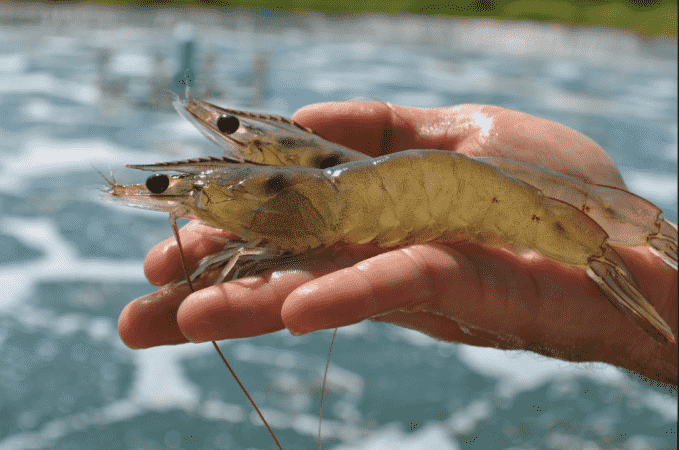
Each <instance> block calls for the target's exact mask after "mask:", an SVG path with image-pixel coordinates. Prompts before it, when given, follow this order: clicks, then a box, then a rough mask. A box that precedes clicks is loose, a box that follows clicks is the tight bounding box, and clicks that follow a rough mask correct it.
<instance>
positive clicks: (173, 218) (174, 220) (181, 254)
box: [170, 85, 332, 450]
mask: <svg viewBox="0 0 679 450" xmlns="http://www.w3.org/2000/svg"><path fill="white" fill-rule="evenodd" d="M187 89H188V85H187ZM179 215H181V214H179ZM177 216H178V214H177V211H172V212H171V213H170V225H171V226H172V232H173V233H174V238H175V240H176V241H177V246H178V247H179V257H180V258H181V260H182V267H183V268H184V276H185V277H186V281H187V283H188V284H189V289H191V292H195V291H194V290H193V285H192V284H191V277H190V276H189V272H188V270H187V269H186V260H185V259H184V251H183V249H182V244H181V240H180V239H179V230H178V229H177ZM211 342H212V345H213V346H214V347H215V350H217V353H218V354H219V357H220V358H221V359H222V362H223V363H224V365H225V366H226V368H227V369H228V370H229V372H230V373H231V376H232V377H233V379H234V380H236V383H238V387H240V389H241V391H243V393H244V394H245V396H246V397H247V398H248V401H249V402H250V404H251V405H252V407H253V408H254V409H255V411H256V412H257V415H258V416H259V418H260V419H262V423H264V426H265V427H266V429H267V430H268V431H269V434H270V435H271V437H272V438H273V440H274V442H275V443H276V447H278V450H283V447H281V443H280V442H278V439H276V435H275V434H274V432H273V430H272V429H271V427H270V426H269V423H268V422H267V421H266V419H265V418H264V415H263V414H262V411H260V410H259V407H258V406H257V404H256V403H255V401H254V400H253V399H252V397H250V394H249V393H248V391H247V389H245V386H243V383H241V381H240V378H238V375H236V372H234V371H233V369H232V368H231V364H229V362H228V361H227V360H226V358H225V357H224V354H223V353H222V351H221V350H220V349H219V346H218V345H217V343H216V342H215V341H211ZM331 348H332V347H331ZM328 362H329V361H328ZM326 371H327V367H326ZM324 384H325V382H324ZM319 439H320V438H319ZM319 444H320V441H319Z"/></svg>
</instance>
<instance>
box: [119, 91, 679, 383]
mask: <svg viewBox="0 0 679 450" xmlns="http://www.w3.org/2000/svg"><path fill="white" fill-rule="evenodd" d="M292 119H293V120H295V121H297V122H298V123H300V124H301V125H304V126H306V127H309V128H311V129H313V130H314V131H316V132H317V133H318V134H320V135H321V136H323V137H324V138H326V139H328V140H331V141H333V142H336V143H338V144H341V145H344V146H347V147H349V148H352V149H354V150H358V151H361V152H363V153H366V154H368V155H371V156H379V155H383V154H388V153H391V152H397V151H402V150H406V149H418V148H421V149H446V150H451V151H457V152H461V153H464V154H466V155H469V156H500V157H506V158H513V159H516V160H519V161H525V162H530V163H534V164H538V165H541V166H544V167H547V168H550V169H552V170H556V171H560V172H563V173H566V174H568V175H572V176H576V177H579V178H582V179H584V180H585V181H588V182H590V183H597V184H604V185H608V186H614V187H620V188H625V185H624V182H623V180H622V177H621V176H620V173H619V172H618V170H617V169H616V167H615V165H614V164H613V162H612V161H611V160H610V158H609V157H608V156H607V155H606V153H605V152H604V151H603V150H602V149H601V148H600V147H599V146H598V145H597V144H596V143H594V142H593V141H592V140H590V139H589V138H587V137H585V136H584V135H582V134H580V133H578V132H576V131H574V130H571V129H570V128H567V127H565V126H563V125H559V124H557V123H555V122H551V121H548V120H545V119H541V118H538V117H534V116H530V115H527V114H524V113H521V112H517V111H511V110H507V109H504V108H500V107H496V106H488V105H460V106H456V107H450V108H440V109H418V108H405V107H389V106H387V105H385V104H382V103H356V102H343V103H324V104H317V105H310V106H307V107H304V108H302V109H301V110H299V111H298V112H297V113H296V114H295V115H294V116H293V117H292ZM180 236H181V240H182V244H183V247H184V252H185V256H186V259H187V264H188V265H189V266H195V264H196V263H197V261H199V260H200V259H201V258H202V257H203V256H205V255H208V254H210V253H213V252H215V251H217V250H219V249H220V244H219V243H217V242H215V241H214V240H212V239H211V237H212V236H221V237H230V236H232V235H230V234H229V233H228V232H225V231H221V230H215V229H212V228H209V227H206V226H203V225H200V224H198V223H191V224H189V225H188V226H186V227H184V228H183V229H182V230H181V232H180ZM616 251H618V252H619V253H620V255H621V256H622V257H623V259H624V260H625V262H626V263H627V264H628V266H629V267H630V269H631V270H632V271H633V272H634V274H635V275H636V277H637V279H638V280H639V282H640V284H641V286H642V288H643V289H644V292H645V293H646V297H647V298H648V299H649V300H650V301H651V303H653V305H654V306H655V308H656V310H657V311H658V313H659V314H660V315H661V316H662V317H663V318H664V319H665V321H666V322H667V323H668V324H669V326H670V327H671V329H672V331H673V333H674V335H675V337H676V336H677V272H676V271H675V270H673V269H672V268H670V267H669V266H668V265H667V264H664V263H663V262H662V261H661V260H660V259H659V258H658V257H656V256H655V255H653V254H652V253H651V252H650V251H649V250H648V248H647V247H644V246H642V247H635V248H625V247H618V246H616ZM145 272H146V276H147V278H148V279H149V281H151V283H153V284H154V285H157V286H162V285H165V284H167V283H169V282H171V281H174V280H177V279H180V278H181V277H183V269H182V266H181V261H180V258H179V252H178V248H177V245H176V243H175V241H174V239H168V240H167V241H164V242H161V243H160V244H158V245H157V246H156V247H154V248H153V249H152V250H151V251H150V252H149V254H148V256H147V258H146V261H145ZM205 286H209V283H208V284H205ZM198 287H199V288H202V289H200V290H197V292H195V293H193V294H190V292H189V290H188V288H187V287H182V288H178V289H175V290H174V291H172V292H171V293H168V292H167V291H165V292H163V291H159V293H157V294H155V295H153V294H152V295H150V296H146V297H143V298H141V299H137V300H134V301H133V302H131V303H130V304H129V305H127V306H126V307H125V309H124V310H123V312H122V313H121V316H120V320H119V322H118V328H119V332H120V336H121V338H122V339H123V341H124V342H125V343H126V344H127V345H128V346H130V347H132V348H148V347H153V346H157V345H167V344H179V343H183V342H188V341H192V342H202V341H209V340H221V339H232V338H243V337H251V336H257V335H260V334H265V333H271V332H274V331H278V330H281V329H283V328H287V329H289V330H290V332H292V333H293V334H303V333H309V332H312V331H315V330H320V329H328V328H334V327H340V326H345V325H351V324H354V323H357V322H360V321H362V320H366V319H372V320H376V321H381V322H390V323H393V324H396V325H400V326H403V327H407V328H411V329H415V330H418V331H421V332H422V333H425V334H428V335H430V336H433V337H435V338H438V339H441V340H445V341H451V342H462V343H466V344H470V345H476V346H486V347H495V348H500V349H525V350H531V351H534V352H537V353H540V354H544V355H548V356H552V357H556V358H561V359H564V360H568V361H582V362H585V361H589V362H591V361H601V362H606V363H610V364H613V365H615V366H618V367H622V368H625V369H628V370H631V371H633V372H636V373H638V374H640V375H643V376H645V377H647V378H650V379H652V380H656V381H660V382H662V383H666V384H669V385H673V386H676V385H677V345H676V344H674V343H669V344H665V345H660V344H658V343H657V342H655V341H654V340H653V339H651V338H650V337H649V336H648V335H647V334H646V333H644V332H643V331H642V330H641V329H639V328H638V327H636V326H635V324H634V323H633V322H632V321H631V320H629V319H628V318H626V317H625V316H624V315H622V314H621V313H620V312H618V311H617V310H616V309H615V308H614V307H613V306H612V305H611V304H610V303H609V302H608V300H607V299H606V297H605V296H604V295H603V294H602V293H601V292H600V291H599V290H598V288H597V287H596V285H595V284H594V283H593V282H592V280H590V279H589V277H588V276H587V274H586V273H585V272H584V271H583V270H581V269H577V268H572V267H569V266H565V265H562V264H559V263H557V262H555V261H552V260H549V259H547V258H544V257H541V256H539V255H530V256H529V257H526V256H517V255H515V254H513V253H511V252H509V251H507V250H504V249H497V248H487V247H484V246H482V245H479V244H475V243H468V242H460V243H451V244H423V245H412V246H408V247H405V248H400V249H396V250H384V249H379V248H376V247H373V246H357V247H347V248H344V249H342V250H340V251H339V253H335V254H329V253H328V254H327V255H323V256H322V257H320V258H317V259H316V260H314V261H313V262H312V263H308V264H307V265H306V266H305V267H303V268H299V270H292V271H287V272H279V273H276V274H275V275H273V276H272V275H271V274H270V273H268V274H267V273H265V274H262V275H260V276H257V277H250V278H246V279H241V280H236V281H232V282H228V283H223V284H220V285H217V286H209V287H204V286H198Z"/></svg>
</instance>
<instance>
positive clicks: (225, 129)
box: [217, 114, 240, 134]
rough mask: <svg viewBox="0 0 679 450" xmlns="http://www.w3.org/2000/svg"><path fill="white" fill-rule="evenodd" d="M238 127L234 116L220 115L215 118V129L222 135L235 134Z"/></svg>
mask: <svg viewBox="0 0 679 450" xmlns="http://www.w3.org/2000/svg"><path fill="white" fill-rule="evenodd" d="M238 127H240V121H239V120H238V117H236V116H227V115H226V114H222V115H221V116H219V117H217V129H218V130H219V131H221V132H222V133H224V134H232V133H235V132H236V130H237V129H238Z"/></svg>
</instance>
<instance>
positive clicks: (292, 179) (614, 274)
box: [110, 150, 674, 342]
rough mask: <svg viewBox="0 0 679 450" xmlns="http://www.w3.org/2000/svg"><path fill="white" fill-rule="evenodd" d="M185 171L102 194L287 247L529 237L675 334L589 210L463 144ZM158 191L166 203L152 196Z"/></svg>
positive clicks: (524, 241) (520, 241)
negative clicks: (324, 162)
mask: <svg viewBox="0 0 679 450" xmlns="http://www.w3.org/2000/svg"><path fill="white" fill-rule="evenodd" d="M134 167H137V168H144V166H134ZM184 171H185V172H188V173H187V174H185V175H181V176H173V177H169V176H167V175H156V176H154V177H151V178H149V180H147V184H146V186H147V188H148V189H147V191H149V192H148V194H146V195H140V194H139V192H140V191H141V190H143V187H142V185H135V186H117V185H112V189H111V191H110V195H111V197H112V198H118V199H121V200H124V201H127V202H128V203H129V204H132V205H134V206H142V207H144V206H146V207H148V205H153V206H152V208H154V209H162V210H164V211H174V214H175V215H188V216H191V217H195V218H198V219H200V220H202V221H203V222H205V223H207V224H209V225H211V226H213V227H216V228H222V229H226V230H229V231H231V232H233V233H235V234H237V235H239V236H241V237H242V238H245V239H248V240H251V241H255V242H258V245H262V246H264V247H274V248H277V249H281V250H284V251H287V252H291V253H303V252H306V251H309V250H313V249H320V248H325V247H328V246H331V245H334V244H337V243H344V244H364V243H374V244H376V245H378V246H380V247H385V248H390V247H396V246H403V245H407V244H411V243H422V242H455V241H459V240H462V239H475V240H478V241H481V242H483V243H484V244H486V245H494V246H505V245H507V244H511V245H517V246H523V247H528V248H530V249H533V250H535V251H536V252H538V253H540V254H542V255H544V256H546V257H548V258H550V259H553V260H555V261H558V262H561V263H564V264H568V265H571V266H576V267H580V268H582V269H584V270H586V271H587V273H588V274H589V276H590V278H592V279H593V280H594V281H595V282H596V283H597V284H598V285H599V286H601V287H602V289H603V291H604V292H605V293H606V295H607V297H608V298H609V299H610V300H611V302H612V303H613V304H614V305H615V306H616V307H618V308H619V309H621V310H623V311H624V312H625V313H627V314H629V315H630V316H632V317H633V318H634V319H635V320H636V321H637V323H638V324H639V325H641V326H642V327H643V328H644V329H645V330H646V331H647V332H649V334H651V335H652V336H653V337H654V338H655V339H657V340H658V341H661V342H666V341H668V340H670V341H674V337H673V335H672V332H671V330H670V328H669V327H668V326H667V324H666V323H665V322H664V321H663V319H662V318H661V317H660V316H659V315H658V314H657V313H656V312H655V310H654V309H653V307H652V306H651V305H650V304H649V303H648V301H647V300H646V299H645V297H644V295H643V293H642V291H641V288H640V287H639V284H638V282H637V281H636V280H635V278H634V275H633V274H632V273H631V271H630V270H629V269H628V268H627V266H626V265H625V264H624V262H623V261H622V259H621V258H620V257H619V256H618V255H617V253H616V252H615V251H614V250H613V249H612V248H611V247H610V245H609V244H608V242H607V239H608V235H607V234H606V232H605V231H604V230H603V229H602V228H601V227H600V226H599V225H598V224H597V223H596V222H595V221H594V220H592V219H591V218H590V217H588V216H587V215H586V214H584V213H583V212H581V211H580V210H579V209H577V208H574V207H573V206H571V205H569V204H567V203H565V202H562V201H560V200H556V199H552V198H549V197H547V196H545V195H544V194H543V193H542V191H540V190H539V189H537V188H535V187H534V186H531V185H529V184H527V183H524V182H522V181H520V180H519V179H517V178H515V177H512V176H510V175H508V174H506V173H505V172H503V171H502V170H501V169H499V168H497V167H495V166H493V165H491V164H488V163H485V162H483V161H480V160H477V159H473V158H469V157H467V156H464V155H462V154H460V153H454V152H449V151H440V150H409V151H405V152H400V153H395V154H392V155H388V156H384V157H380V158H374V159H364V160H361V161H355V162H352V163H346V164H341V165H337V166H334V167H330V168H327V169H324V170H321V169H311V168H302V167H270V166H256V165H250V164H228V165H226V164H225V165H223V166H221V167H220V168H219V170H208V171H201V172H191V171H189V170H188V169H186V168H184ZM155 177H166V178H167V180H165V179H163V180H162V181H163V182H162V183H161V185H162V187H163V188H162V189H158V188H157V187H156V186H155V182H154V183H152V184H154V185H153V186H150V187H149V184H150V183H149V182H150V181H151V180H152V179H154V178H155ZM152 188H153V189H152ZM163 202H167V204H168V206H167V207H165V208H161V207H159V205H160V204H161V203H163ZM177 211H180V212H179V213H178V212H177Z"/></svg>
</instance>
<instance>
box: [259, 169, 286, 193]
mask: <svg viewBox="0 0 679 450" xmlns="http://www.w3.org/2000/svg"><path fill="white" fill-rule="evenodd" d="M288 186H290V178H288V177H287V176H285V175H283V174H282V173H279V174H278V175H274V176H272V177H271V178H269V179H268V180H266V183H265V184H264V192H265V193H266V194H267V195H272V194H277V193H278V192H280V191H282V190H283V189H285V188H286V187H288Z"/></svg>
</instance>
